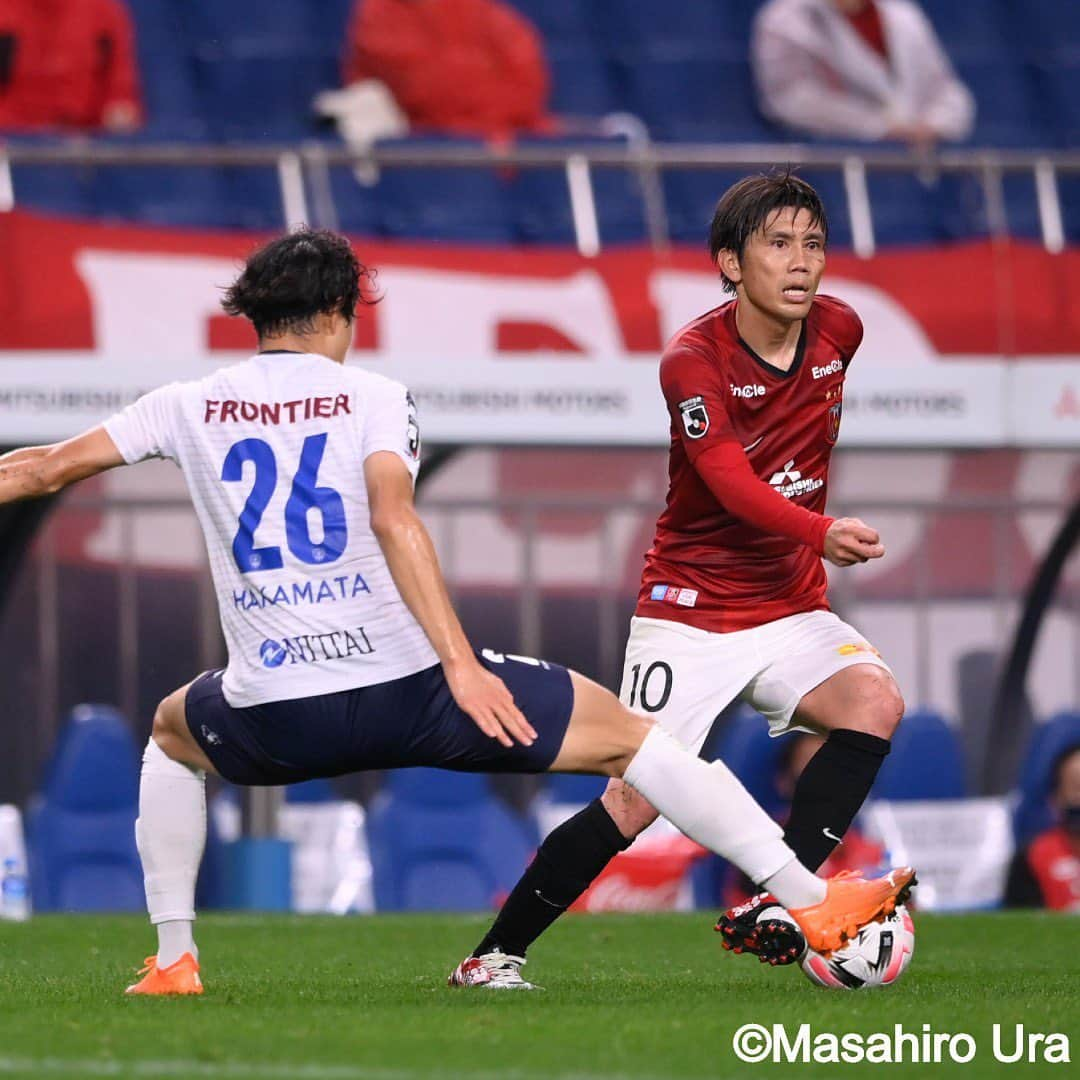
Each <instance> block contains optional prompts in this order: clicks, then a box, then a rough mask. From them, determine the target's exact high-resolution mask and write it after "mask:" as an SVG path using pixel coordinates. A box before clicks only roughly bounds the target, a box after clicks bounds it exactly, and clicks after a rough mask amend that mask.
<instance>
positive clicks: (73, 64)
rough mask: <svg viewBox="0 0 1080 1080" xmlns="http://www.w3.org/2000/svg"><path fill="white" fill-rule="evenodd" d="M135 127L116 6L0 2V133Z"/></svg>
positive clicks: (133, 86) (134, 78) (132, 77)
mask: <svg viewBox="0 0 1080 1080" xmlns="http://www.w3.org/2000/svg"><path fill="white" fill-rule="evenodd" d="M141 122H142V104H141V101H140V97H139V80H138V73H137V71H136V66H135V49H134V32H133V30H132V26H131V19H130V17H129V15H128V12H127V9H126V8H125V7H124V6H123V4H122V3H121V0H0V129H6V130H8V131H41V130H48V129H55V128H66V129H77V130H95V129H105V130H107V131H130V130H132V129H133V128H135V127H138V125H139V124H140V123H141Z"/></svg>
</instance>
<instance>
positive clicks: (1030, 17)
mask: <svg viewBox="0 0 1080 1080" xmlns="http://www.w3.org/2000/svg"><path fill="white" fill-rule="evenodd" d="M934 2H935V3H937V4H948V5H949V6H950V7H951V6H953V5H952V2H951V0H934ZM997 4H998V5H999V7H1001V8H1002V9H1003V11H1002V13H1001V17H1002V19H1003V20H1004V27H1005V31H1004V37H1003V38H1002V39H1000V40H999V41H998V43H997V44H998V45H999V47H1005V46H1006V45H1007V46H1008V47H1010V48H1012V49H1014V50H1015V49H1017V48H1019V49H1022V50H1023V51H1024V52H1025V53H1026V54H1028V55H1034V54H1037V53H1042V52H1045V51H1047V50H1052V49H1075V48H1077V47H1080V7H1078V6H1077V5H1076V4H1063V3H1061V2H1060V0H1024V2H1023V3H1022V4H1017V3H1016V0H997ZM957 6H965V5H957ZM986 6H987V5H983V4H980V5H977V6H976V7H977V13H976V15H975V18H976V19H978V17H979V14H978V9H980V8H983V7H986Z"/></svg>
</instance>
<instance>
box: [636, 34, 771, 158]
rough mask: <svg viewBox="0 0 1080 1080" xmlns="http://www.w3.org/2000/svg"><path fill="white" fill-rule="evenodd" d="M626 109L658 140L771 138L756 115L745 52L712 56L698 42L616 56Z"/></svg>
mask: <svg viewBox="0 0 1080 1080" xmlns="http://www.w3.org/2000/svg"><path fill="white" fill-rule="evenodd" d="M616 70H617V72H618V76H619V80H620V82H621V85H622V88H623V93H624V95H625V100H626V105H627V108H628V110H629V111H630V112H632V113H636V114H637V115H638V116H640V117H641V118H642V119H643V120H644V121H645V123H646V124H647V125H648V126H649V130H650V131H651V132H652V134H653V136H654V137H656V138H660V139H686V140H690V141H694V140H703V139H723V140H727V141H737V140H743V141H752V140H757V141H760V140H762V139H775V138H776V131H775V130H774V129H773V128H772V127H771V126H770V125H768V124H767V123H766V122H765V121H764V119H762V117H761V115H760V113H759V112H758V108H757V103H756V100H755V95H754V87H753V80H752V78H751V74H750V63H749V61H748V60H747V59H746V57H745V55H740V56H735V57H727V58H725V57H722V56H718V55H717V54H716V53H715V52H714V51H710V50H708V49H703V48H701V47H700V46H698V47H697V48H695V49H694V51H692V52H691V51H679V52H673V53H671V54H670V55H668V54H665V55H652V56H642V57H633V58H631V59H629V60H624V59H623V58H621V57H620V58H619V62H618V64H617V65H616Z"/></svg>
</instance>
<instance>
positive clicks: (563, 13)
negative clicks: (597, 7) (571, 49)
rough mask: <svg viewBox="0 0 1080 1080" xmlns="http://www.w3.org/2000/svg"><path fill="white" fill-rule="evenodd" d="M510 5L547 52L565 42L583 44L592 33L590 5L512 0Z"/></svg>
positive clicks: (572, 1)
mask: <svg viewBox="0 0 1080 1080" xmlns="http://www.w3.org/2000/svg"><path fill="white" fill-rule="evenodd" d="M511 6H512V7H514V8H516V9H517V10H518V11H520V12H521V14H522V15H524V16H525V17H526V18H527V19H528V20H529V21H530V22H531V23H532V24H533V25H534V26H535V27H536V29H537V30H538V31H539V32H540V36H541V37H542V38H543V39H544V46H545V49H546V50H547V51H548V52H549V53H550V51H551V50H552V49H553V48H555V47H557V46H558V45H561V44H564V43H566V42H575V43H578V44H581V45H587V44H588V43H589V39H590V37H591V36H592V33H593V30H594V19H593V18H592V11H591V10H590V7H591V5H589V4H583V3H581V0H512V4H511Z"/></svg>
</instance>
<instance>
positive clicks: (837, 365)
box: [810, 356, 844, 379]
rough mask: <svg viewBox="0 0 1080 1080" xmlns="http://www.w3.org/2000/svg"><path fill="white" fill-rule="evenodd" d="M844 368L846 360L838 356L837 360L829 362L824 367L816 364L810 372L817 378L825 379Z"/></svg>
mask: <svg viewBox="0 0 1080 1080" xmlns="http://www.w3.org/2000/svg"><path fill="white" fill-rule="evenodd" d="M843 370H844V361H843V360H841V359H840V357H839V356H838V357H837V358H836V359H835V360H831V361H829V363H827V364H825V365H824V366H822V367H818V366H817V365H815V366H814V367H812V368H811V369H810V374H811V375H813V376H814V378H815V379H824V378H825V377H826V376H828V375H838V374H839V373H840V372H841V371H843Z"/></svg>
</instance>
